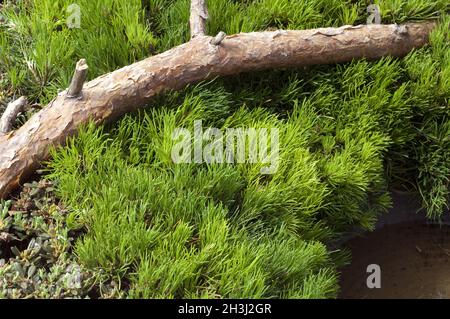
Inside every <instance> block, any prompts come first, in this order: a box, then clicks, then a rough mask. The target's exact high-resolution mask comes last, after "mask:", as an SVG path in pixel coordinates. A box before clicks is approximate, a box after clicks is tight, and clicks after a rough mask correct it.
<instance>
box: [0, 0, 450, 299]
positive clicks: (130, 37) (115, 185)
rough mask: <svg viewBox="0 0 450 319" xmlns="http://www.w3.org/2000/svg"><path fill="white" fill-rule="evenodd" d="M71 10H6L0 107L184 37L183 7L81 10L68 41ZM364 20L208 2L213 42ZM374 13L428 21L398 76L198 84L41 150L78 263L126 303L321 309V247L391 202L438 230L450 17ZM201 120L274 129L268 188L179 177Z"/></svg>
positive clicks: (366, 223) (445, 196) (46, 93)
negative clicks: (83, 69) (178, 155)
mask: <svg viewBox="0 0 450 319" xmlns="http://www.w3.org/2000/svg"><path fill="white" fill-rule="evenodd" d="M71 3H72V2H71V1H66V0H57V1H55V0H53V1H50V0H40V1H34V0H31V1H8V2H7V3H6V4H5V5H4V7H3V8H2V10H1V14H2V15H3V16H4V17H5V18H4V22H3V23H0V75H1V76H0V103H2V104H3V105H4V104H6V103H7V101H8V100H9V99H12V98H13V97H14V96H17V95H20V94H25V95H27V96H29V97H30V98H31V99H32V100H33V101H34V102H36V103H38V104H42V105H43V104H45V103H46V102H48V101H49V100H50V99H51V98H52V97H53V96H54V95H55V94H56V93H57V91H58V90H60V89H63V88H65V87H67V85H68V83H69V81H70V77H71V75H72V72H73V67H74V64H75V62H76V61H77V60H78V59H79V58H85V59H87V62H88V64H89V66H90V69H89V76H90V77H91V78H94V77H96V76H98V75H101V74H103V73H105V72H108V71H111V70H114V69H116V68H118V67H121V66H124V65H127V64H129V63H132V62H134V61H136V60H139V59H141V58H143V57H145V56H149V55H152V54H157V53H159V52H162V51H164V50H166V49H169V48H171V47H173V46H175V45H178V44H181V43H183V42H185V41H186V40H188V38H189V29H188V18H189V1H188V0H147V1H137V0H130V1H119V0H108V1H88V0H79V1H77V4H78V5H79V6H80V9H81V13H82V15H81V21H80V28H79V29H78V28H74V29H71V28H68V27H67V24H66V20H67V12H66V9H67V7H68V6H69V5H70V4H71ZM369 3H370V2H369V1H341V0H321V1H308V0H276V1H274V0H270V1H269V0H267V1H266V0H253V1H252V0H248V1H226V0H210V1H208V7H209V12H210V19H209V21H208V32H209V34H216V33H217V32H219V31H221V30H223V31H225V32H226V33H228V34H232V33H237V32H250V31H257V30H267V29H274V28H284V29H305V28H313V27H325V26H341V25H344V24H359V23H365V21H366V17H367V13H366V7H367V5H368V4H369ZM376 3H377V4H378V5H379V6H380V9H381V16H382V23H401V22H405V21H411V20H423V19H429V18H436V17H439V21H440V24H439V27H438V28H437V29H436V30H435V31H434V32H433V33H432V35H431V37H430V45H429V46H427V47H424V48H422V49H419V50H414V51H413V52H411V53H410V54H408V56H406V57H405V58H402V59H395V58H388V57H387V58H383V59H380V60H378V61H364V60H361V61H353V62H350V63H345V64H339V65H326V66H314V67H307V68H300V69H292V70H278V71H270V72H257V73H253V74H242V75H237V76H231V77H226V78H223V79H215V80H213V81H209V82H204V83H201V84H198V85H192V86H190V87H188V88H186V89H185V90H183V91H180V92H168V93H166V94H164V95H161V96H158V97H157V99H156V100H155V101H154V103H152V104H151V105H149V106H148V107H147V108H146V109H145V110H144V109H143V110H141V111H140V112H138V113H136V114H129V115H127V116H125V117H124V118H123V119H121V120H120V121H119V122H118V123H116V124H112V125H109V126H104V127H100V128H94V126H93V125H92V124H90V125H87V126H85V127H83V128H82V129H81V131H80V134H79V135H78V137H77V138H72V139H69V140H68V142H67V145H66V146H65V147H63V148H58V149H55V150H53V152H52V159H51V160H50V161H49V162H48V163H47V169H46V170H47V173H48V175H47V176H46V178H49V179H51V180H52V181H53V182H54V183H56V185H57V186H56V189H55V192H56V193H57V196H58V198H59V199H60V200H61V202H63V203H64V205H65V206H67V207H68V208H69V209H70V211H71V214H70V216H71V217H70V218H71V222H72V223H76V224H77V225H79V227H81V228H83V229H84V232H83V233H84V236H82V237H81V238H79V239H78V240H77V242H76V243H75V244H74V247H73V251H71V254H72V258H74V259H75V260H76V262H77V263H78V264H80V265H81V266H82V267H83V269H86V271H89V272H94V273H95V272H97V273H101V276H98V277H99V278H101V279H100V280H102V281H109V282H110V281H111V280H114V281H115V282H118V285H119V288H118V289H119V290H120V291H121V293H120V294H119V295H120V296H127V297H135V298H167V297H172V298H180V297H183V298H230V297H231V298H248V297H253V298H260V297H264V298H280V297H285V298H326V297H335V296H336V295H337V292H338V289H339V287H338V281H337V278H338V272H337V270H336V269H337V267H338V266H340V265H341V264H342V262H344V261H346V260H348V258H347V253H346V252H345V251H344V252H343V251H335V250H333V249H332V248H330V247H332V246H331V245H329V244H330V243H331V242H333V240H335V239H337V238H339V236H340V235H342V234H343V233H344V232H346V231H348V230H351V229H352V228H353V227H362V228H364V229H368V230H370V229H373V227H374V224H375V222H376V220H377V217H378V216H379V214H381V213H383V212H385V211H386V209H387V208H389V207H390V205H391V198H390V193H389V191H390V189H398V188H400V189H406V190H408V191H413V192H416V193H417V196H420V198H421V199H422V203H423V206H424V208H425V209H426V212H427V214H428V216H429V217H430V218H439V217H440V216H441V214H442V213H443V212H444V211H445V209H446V208H448V203H449V173H450V140H449V136H450V135H449V134H450V111H449V104H448V103H449V98H450V90H449V89H450V80H449V79H450V77H449V75H450V53H449V52H450V50H449V46H450V41H449V24H450V18H449V17H448V10H449V8H450V7H449V5H448V1H443V0H442V1H431V0H414V1H394V0H386V1H377V2H376ZM37 107H38V108H39V105H38V106H37ZM26 116H27V115H25V117H26ZM22 120H24V118H22ZM196 120H202V122H203V125H204V126H205V127H209V126H210V127H217V128H219V129H221V130H225V129H227V128H277V129H278V130H279V132H280V144H279V146H280V148H279V166H278V169H277V170H276V173H275V174H273V175H262V174H261V173H260V169H261V166H262V165H263V164H258V163H237V164H236V163H224V164H219V163H211V164H208V163H202V164H195V163H192V164H174V163H173V161H172V158H171V150H172V147H173V145H174V141H173V139H172V133H173V131H174V130H175V129H176V128H179V127H183V128H188V129H192V128H193V123H194V121H196ZM0 295H1V294H0ZM99 295H100V296H102V297H108V296H110V295H108V293H103V294H102V291H101V289H100V291H99ZM114 296H118V295H117V294H114Z"/></svg>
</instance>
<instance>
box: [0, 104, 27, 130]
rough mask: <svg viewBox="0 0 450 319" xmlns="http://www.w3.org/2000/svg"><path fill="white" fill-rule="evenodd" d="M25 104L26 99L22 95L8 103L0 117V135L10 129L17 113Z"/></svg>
mask: <svg viewBox="0 0 450 319" xmlns="http://www.w3.org/2000/svg"><path fill="white" fill-rule="evenodd" d="M25 105H27V99H26V97H24V96H21V97H20V98H18V99H17V100H15V101H14V102H11V103H9V104H8V106H7V107H6V109H5V112H3V115H2V117H1V119H0V135H3V134H6V133H8V132H9V131H11V130H12V127H13V125H14V121H15V120H16V118H17V115H18V114H19V113H20V112H22V110H23V108H24V107H25Z"/></svg>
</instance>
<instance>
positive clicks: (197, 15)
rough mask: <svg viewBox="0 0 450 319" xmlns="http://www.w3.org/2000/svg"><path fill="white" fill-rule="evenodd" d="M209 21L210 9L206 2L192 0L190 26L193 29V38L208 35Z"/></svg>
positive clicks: (203, 0)
mask: <svg viewBox="0 0 450 319" xmlns="http://www.w3.org/2000/svg"><path fill="white" fill-rule="evenodd" d="M207 19H208V9H207V7H206V0H191V17H190V18H189V24H190V27H191V38H192V39H193V38H195V37H197V36H201V35H205V34H206V20H207Z"/></svg>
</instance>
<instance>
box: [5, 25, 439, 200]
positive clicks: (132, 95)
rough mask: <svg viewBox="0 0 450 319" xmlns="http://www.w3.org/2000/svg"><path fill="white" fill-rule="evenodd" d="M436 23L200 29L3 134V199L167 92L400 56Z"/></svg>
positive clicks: (63, 94) (52, 104)
mask: <svg viewBox="0 0 450 319" xmlns="http://www.w3.org/2000/svg"><path fill="white" fill-rule="evenodd" d="M194 20H195V19H194ZM434 26H435V23H434V22H423V23H407V24H404V25H376V24H373V25H360V26H343V27H340V28H320V29H314V30H302V31H282V30H279V31H271V32H252V33H241V34H235V35H230V36H225V34H224V33H221V34H219V35H218V37H216V38H214V37H210V36H206V35H203V34H202V32H200V33H196V32H195V34H193V35H195V36H193V38H192V39H191V41H189V42H187V43H185V44H183V45H180V46H178V47H175V48H173V49H171V50H169V51H166V52H164V53H161V54H159V55H156V56H153V57H150V58H147V59H145V60H143V61H140V62H137V63H134V64H132V65H129V66H126V67H124V68H121V69H119V70H117V71H114V72H112V73H109V74H106V75H103V76H100V77H99V78H97V79H95V80H92V81H90V82H88V83H85V84H84V86H83V88H82V94H80V95H79V96H78V97H77V98H74V97H72V96H71V95H70V94H68V91H67V90H66V91H64V92H61V93H60V94H59V95H58V96H57V97H56V98H55V99H54V100H53V101H51V102H50V103H49V105H47V106H46V107H45V108H43V109H42V110H41V111H40V112H38V113H36V114H35V115H33V116H32V117H31V118H30V119H29V120H28V121H27V122H26V123H25V124H24V125H23V126H22V127H21V128H19V129H18V130H16V131H13V132H9V133H7V134H5V135H3V136H0V197H3V198H4V197H6V196H8V194H10V192H11V191H12V190H14V189H15V188H17V187H18V186H19V184H20V183H21V182H22V181H24V180H26V178H27V177H29V176H30V175H31V174H32V173H33V172H35V170H36V169H37V168H39V165H40V163H41V162H42V161H44V160H46V159H47V158H48V155H49V150H50V148H51V147H52V146H57V145H64V143H65V141H66V139H67V138H68V137H70V136H73V135H75V134H76V133H77V129H78V128H79V127H80V125H82V124H84V123H87V122H88V121H89V120H93V121H94V122H95V123H96V124H98V125H99V124H102V123H105V122H109V121H113V120H115V119H117V118H118V117H120V116H121V115H123V114H124V113H126V112H130V111H134V110H136V109H137V108H139V107H142V106H145V105H146V104H148V103H149V102H150V101H151V99H152V98H153V97H154V96H155V95H156V94H158V93H161V92H163V91H165V90H178V89H181V88H183V87H185V86H186V85H188V84H190V83H194V82H198V81H201V80H205V79H209V78H213V77H217V76H225V75H232V74H237V73H241V72H252V71H256V70H264V69H276V68H294V67H299V66H305V65H313V64H330V63H339V62H347V61H351V60H352V59H361V58H367V59H377V58H381V57H384V56H388V55H389V56H396V57H401V56H404V55H406V54H407V53H408V52H410V51H411V50H412V49H414V48H419V47H421V46H423V45H425V44H426V43H427V41H428V35H429V33H430V31H431V30H432V29H433V28H434ZM201 28H203V27H201ZM76 87H78V86H76ZM78 88H79V87H78ZM76 93H77V94H78V93H79V92H76Z"/></svg>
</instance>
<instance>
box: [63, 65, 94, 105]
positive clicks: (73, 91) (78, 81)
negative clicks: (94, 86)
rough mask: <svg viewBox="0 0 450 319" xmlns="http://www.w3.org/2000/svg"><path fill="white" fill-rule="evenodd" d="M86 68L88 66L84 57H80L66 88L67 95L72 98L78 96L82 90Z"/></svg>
mask: <svg viewBox="0 0 450 319" xmlns="http://www.w3.org/2000/svg"><path fill="white" fill-rule="evenodd" d="M88 69H89V67H88V65H87V63H86V60H85V59H81V60H80V61H78V62H77V65H76V67H75V73H74V74H73V77H72V82H71V83H70V86H69V89H68V90H67V97H70V98H73V97H79V96H80V94H81V91H82V90H83V85H84V81H86V77H87V72H88Z"/></svg>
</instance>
